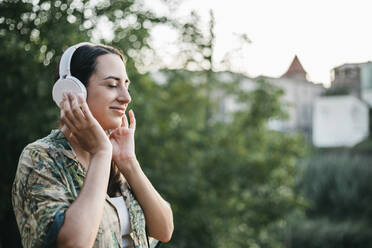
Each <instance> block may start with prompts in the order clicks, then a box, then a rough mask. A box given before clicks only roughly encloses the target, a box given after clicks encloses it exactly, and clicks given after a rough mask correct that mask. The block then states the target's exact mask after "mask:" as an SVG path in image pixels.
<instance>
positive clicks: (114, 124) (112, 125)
mask: <svg viewBox="0 0 372 248" xmlns="http://www.w3.org/2000/svg"><path fill="white" fill-rule="evenodd" d="M120 126H121V120H119V121H110V122H106V123H105V125H102V128H103V129H104V130H108V129H110V130H114V129H116V128H118V127H120Z"/></svg>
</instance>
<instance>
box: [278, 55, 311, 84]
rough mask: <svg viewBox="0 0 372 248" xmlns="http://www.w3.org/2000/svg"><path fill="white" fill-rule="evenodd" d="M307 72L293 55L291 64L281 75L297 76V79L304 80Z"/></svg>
mask: <svg viewBox="0 0 372 248" xmlns="http://www.w3.org/2000/svg"><path fill="white" fill-rule="evenodd" d="M306 75H307V72H306V71H305V69H304V68H303V66H302V65H301V62H300V60H299V59H298V57H297V55H295V57H294V59H293V61H292V63H291V65H290V66H289V68H288V70H287V71H286V73H284V74H283V75H282V76H281V77H287V78H297V79H303V80H306Z"/></svg>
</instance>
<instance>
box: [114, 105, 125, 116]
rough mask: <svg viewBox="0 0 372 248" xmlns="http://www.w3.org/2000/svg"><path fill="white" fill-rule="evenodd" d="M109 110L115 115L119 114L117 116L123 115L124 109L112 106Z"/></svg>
mask: <svg viewBox="0 0 372 248" xmlns="http://www.w3.org/2000/svg"><path fill="white" fill-rule="evenodd" d="M110 109H112V110H114V111H115V112H116V113H119V114H122V115H123V114H125V108H124V107H119V106H118V107H116V106H113V107H110Z"/></svg>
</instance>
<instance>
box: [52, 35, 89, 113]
mask: <svg viewBox="0 0 372 248" xmlns="http://www.w3.org/2000/svg"><path fill="white" fill-rule="evenodd" d="M85 45H93V44H92V43H89V42H81V43H78V44H76V45H73V46H71V47H69V48H67V50H66V51H65V52H64V53H63V55H62V57H61V60H60V62H59V79H58V80H57V82H56V83H55V84H54V86H53V91H52V95H53V100H54V102H55V103H56V104H57V106H58V107H59V104H60V102H61V101H62V93H63V92H65V91H70V92H76V93H80V94H83V96H84V98H85V99H86V98H87V90H86V88H85V86H84V84H83V83H82V82H80V80H79V79H77V78H76V77H73V76H71V71H70V66H71V58H72V55H73V54H74V52H75V51H76V50H77V49H78V48H79V47H81V46H85Z"/></svg>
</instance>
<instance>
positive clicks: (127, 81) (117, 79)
mask: <svg viewBox="0 0 372 248" xmlns="http://www.w3.org/2000/svg"><path fill="white" fill-rule="evenodd" d="M106 79H114V80H116V81H118V82H120V78H118V77H115V76H107V77H105V78H104V79H103V80H106ZM124 82H125V83H128V84H130V81H129V79H126V80H125V81H124Z"/></svg>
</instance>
